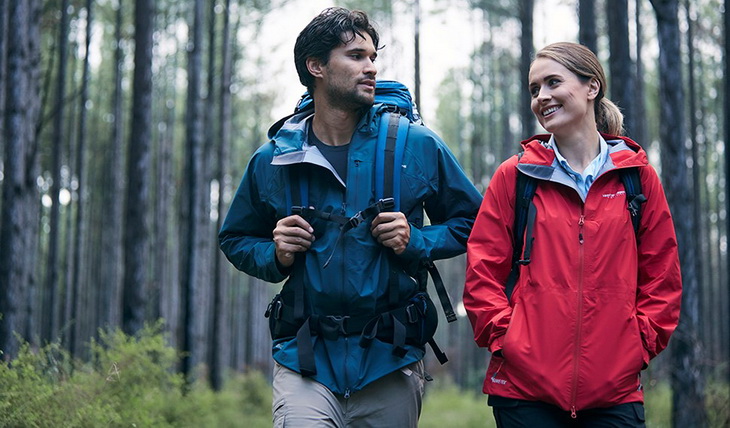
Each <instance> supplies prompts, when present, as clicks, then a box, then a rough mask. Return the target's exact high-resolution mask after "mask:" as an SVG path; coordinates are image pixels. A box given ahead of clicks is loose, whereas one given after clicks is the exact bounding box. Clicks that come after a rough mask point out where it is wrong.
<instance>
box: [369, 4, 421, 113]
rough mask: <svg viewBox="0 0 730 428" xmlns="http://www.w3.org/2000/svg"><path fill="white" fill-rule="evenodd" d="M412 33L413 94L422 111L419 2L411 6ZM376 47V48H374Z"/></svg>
mask: <svg viewBox="0 0 730 428" xmlns="http://www.w3.org/2000/svg"><path fill="white" fill-rule="evenodd" d="M413 16H414V18H415V19H414V31H413V57H414V67H413V70H414V76H413V81H414V82H415V83H414V85H413V93H414V95H413V96H414V100H415V101H416V106H417V107H418V109H419V110H420V111H423V106H422V105H421V0H415V2H414V5H413ZM376 47H377V46H376Z"/></svg>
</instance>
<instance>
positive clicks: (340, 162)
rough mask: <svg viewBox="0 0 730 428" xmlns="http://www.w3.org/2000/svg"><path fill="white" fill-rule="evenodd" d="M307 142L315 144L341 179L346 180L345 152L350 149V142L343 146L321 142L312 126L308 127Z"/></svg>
mask: <svg viewBox="0 0 730 428" xmlns="http://www.w3.org/2000/svg"><path fill="white" fill-rule="evenodd" d="M309 144H310V145H312V146H316V147H317V148H318V149H319V151H320V152H321V153H322V156H324V157H325V159H327V161H328V162H329V163H330V164H331V165H332V166H333V167H334V168H335V171H337V174H338V175H339V176H340V178H341V179H342V181H344V182H345V183H346V182H347V154H348V152H349V151H350V144H349V143H348V144H345V145H344V146H330V145H327V144H325V143H323V142H322V141H321V140H320V139H319V138H317V136H316V135H314V131H313V130H312V127H311V126H310V127H309Z"/></svg>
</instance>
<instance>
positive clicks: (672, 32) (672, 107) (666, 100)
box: [651, 0, 707, 427]
mask: <svg viewBox="0 0 730 428" xmlns="http://www.w3.org/2000/svg"><path fill="white" fill-rule="evenodd" d="M651 3H652V6H653V7H654V11H655V14H656V19H657V30H658V37H659V99H660V105H661V111H660V118H661V120H660V123H661V124H662V126H661V129H660V140H661V142H662V149H661V160H662V180H663V182H664V187H665V190H666V195H667V200H668V202H669V207H670V208H671V210H672V214H673V217H674V225H675V229H676V232H677V241H678V243H679V258H680V263H681V265H682V282H683V292H682V315H681V317H680V321H679V326H678V327H677V330H676V331H675V333H674V336H673V338H672V344H671V345H672V346H671V349H670V351H671V360H672V373H671V384H672V391H673V397H672V404H673V406H672V424H673V426H675V427H690V426H691V427H702V426H706V424H707V416H706V411H705V406H704V403H705V401H704V398H705V394H704V384H703V379H702V370H701V363H702V358H701V349H700V344H699V341H698V339H697V325H698V319H699V313H698V312H699V301H698V300H699V299H698V285H697V276H696V272H695V260H694V257H695V253H694V245H693V244H692V242H693V241H692V234H693V233H694V224H693V223H694V221H693V217H692V206H693V198H694V194H693V193H692V188H691V185H690V175H689V171H688V170H687V154H686V151H685V146H684V143H685V139H686V136H687V131H686V127H685V122H684V89H683V86H682V85H681V84H678V82H682V70H681V61H679V58H681V55H680V40H679V19H678V2H677V0H651Z"/></svg>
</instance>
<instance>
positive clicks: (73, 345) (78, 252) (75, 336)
mask: <svg viewBox="0 0 730 428" xmlns="http://www.w3.org/2000/svg"><path fill="white" fill-rule="evenodd" d="M93 7H94V2H93V0H86V40H85V46H84V65H83V75H82V80H81V98H80V100H79V115H80V116H79V130H78V140H77V142H76V180H77V182H78V187H77V192H78V199H77V202H76V226H75V229H76V233H74V235H73V239H74V245H73V262H72V263H71V265H72V266H73V279H72V280H71V282H70V283H69V284H67V287H69V288H70V289H71V290H72V295H71V320H72V321H74V320H75V322H73V324H72V327H71V331H70V333H71V334H70V337H69V341H68V342H69V343H68V349H69V351H71V355H74V356H78V354H79V351H80V346H79V343H78V341H79V339H80V332H81V331H82V328H85V326H83V325H82V323H81V322H80V319H79V312H80V309H81V308H80V306H79V292H80V288H81V286H82V278H83V273H84V272H85V271H86V266H85V265H83V264H84V263H83V262H84V260H86V258H85V257H82V255H83V254H85V253H84V249H85V244H86V221H85V218H84V214H85V205H86V187H85V186H86V177H85V174H86V158H85V156H84V155H85V153H86V132H87V130H86V120H87V116H88V110H87V108H86V104H87V102H88V100H89V78H90V76H89V72H90V67H89V48H90V46H91V29H92V26H93V24H94V19H93V18H94V16H93ZM83 283H84V284H85V283H86V281H83ZM85 295H86V293H84V296H85ZM83 307H88V306H87V305H84V306H83Z"/></svg>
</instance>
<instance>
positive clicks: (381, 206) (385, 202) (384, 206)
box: [376, 198, 395, 212]
mask: <svg viewBox="0 0 730 428" xmlns="http://www.w3.org/2000/svg"><path fill="white" fill-rule="evenodd" d="M376 205H377V206H378V211H379V212H383V211H387V210H392V209H393V208H395V199H393V198H384V199H380V200H379V201H378V202H377V203H376Z"/></svg>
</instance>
